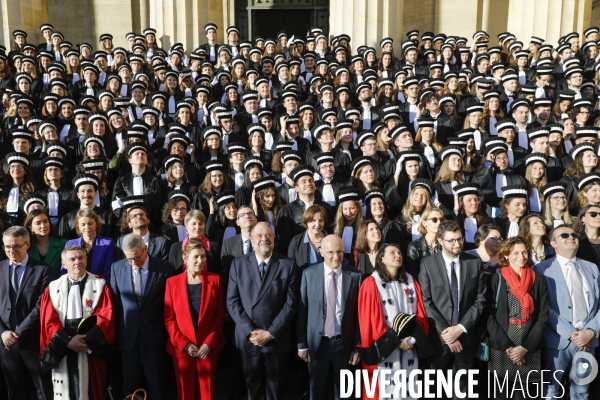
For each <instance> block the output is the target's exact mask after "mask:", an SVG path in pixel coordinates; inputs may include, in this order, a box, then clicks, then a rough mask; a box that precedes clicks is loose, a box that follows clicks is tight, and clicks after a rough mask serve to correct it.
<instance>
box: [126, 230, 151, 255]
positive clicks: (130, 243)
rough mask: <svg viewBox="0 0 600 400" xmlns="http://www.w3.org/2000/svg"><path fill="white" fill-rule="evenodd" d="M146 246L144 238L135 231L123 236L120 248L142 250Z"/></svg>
mask: <svg viewBox="0 0 600 400" xmlns="http://www.w3.org/2000/svg"><path fill="white" fill-rule="evenodd" d="M145 248H146V242H144V238H143V237H141V236H140V235H137V234H135V233H130V234H129V235H127V236H125V237H124V238H123V245H122V246H121V249H122V250H123V251H133V250H135V249H140V250H144V249H145Z"/></svg>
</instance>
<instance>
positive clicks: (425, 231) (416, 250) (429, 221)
mask: <svg viewBox="0 0 600 400" xmlns="http://www.w3.org/2000/svg"><path fill="white" fill-rule="evenodd" d="M442 221H444V213H443V212H442V210H440V209H439V208H431V209H429V211H425V212H424V213H423V217H422V219H421V225H420V226H419V232H420V233H421V234H422V235H423V236H421V237H420V238H419V239H417V240H415V241H412V242H410V243H409V244H408V247H407V249H406V259H405V262H406V264H405V265H406V271H407V272H408V273H409V274H411V275H412V276H413V278H415V279H418V277H419V271H420V264H421V260H422V259H423V258H425V257H428V256H430V255H432V254H434V253H437V252H438V251H440V250H441V246H440V244H439V243H438V241H437V231H438V227H439V226H440V224H441V223H442Z"/></svg>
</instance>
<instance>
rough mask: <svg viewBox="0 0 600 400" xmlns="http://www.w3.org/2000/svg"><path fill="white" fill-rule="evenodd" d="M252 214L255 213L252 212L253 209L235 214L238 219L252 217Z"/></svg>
mask: <svg viewBox="0 0 600 400" xmlns="http://www.w3.org/2000/svg"><path fill="white" fill-rule="evenodd" d="M254 215H255V214H254V212H253V211H250V212H247V213H240V214H238V216H237V217H238V219H242V218H252V217H254Z"/></svg>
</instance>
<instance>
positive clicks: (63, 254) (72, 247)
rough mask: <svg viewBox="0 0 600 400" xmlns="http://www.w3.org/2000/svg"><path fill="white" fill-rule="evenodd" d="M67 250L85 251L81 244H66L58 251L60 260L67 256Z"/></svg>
mask: <svg viewBox="0 0 600 400" xmlns="http://www.w3.org/2000/svg"><path fill="white" fill-rule="evenodd" d="M69 251H83V252H84V253H85V249H84V248H83V247H81V246H77V245H71V246H67V247H65V248H64V249H63V250H62V251H61V252H60V259H61V260H62V261H66V260H65V259H66V258H67V253H68V252H69Z"/></svg>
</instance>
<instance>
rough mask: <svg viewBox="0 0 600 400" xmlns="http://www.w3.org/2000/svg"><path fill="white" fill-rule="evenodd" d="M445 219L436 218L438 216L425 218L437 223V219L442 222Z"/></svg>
mask: <svg viewBox="0 0 600 400" xmlns="http://www.w3.org/2000/svg"><path fill="white" fill-rule="evenodd" d="M445 220H446V218H438V217H432V218H427V221H432V222H433V223H434V224H437V223H438V221H440V222H443V221H445Z"/></svg>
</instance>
